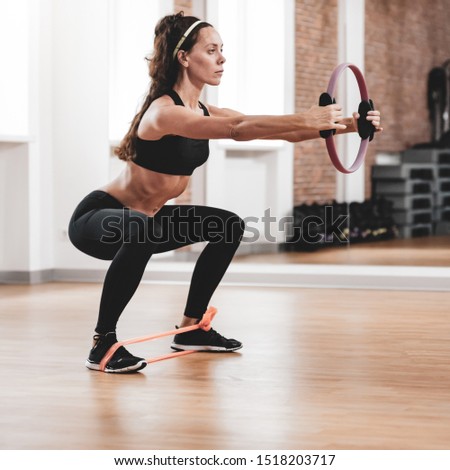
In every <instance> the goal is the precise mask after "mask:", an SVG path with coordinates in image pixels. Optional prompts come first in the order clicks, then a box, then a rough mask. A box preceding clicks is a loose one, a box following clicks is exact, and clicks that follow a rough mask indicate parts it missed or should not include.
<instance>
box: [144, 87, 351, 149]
mask: <svg viewBox="0 0 450 470" xmlns="http://www.w3.org/2000/svg"><path fill="white" fill-rule="evenodd" d="M218 109H219V108H215V107H210V110H211V111H210V114H211V116H210V117H205V116H202V115H200V114H198V113H196V112H193V111H192V110H189V109H187V108H185V107H183V106H176V105H174V104H173V101H172V100H171V99H170V98H169V97H165V96H163V97H161V98H159V99H158V100H155V101H154V102H153V103H152V105H151V106H150V108H149V109H148V111H147V112H146V114H145V115H144V117H143V119H142V121H141V126H140V128H139V135H140V137H142V138H146V139H151V140H156V139H159V138H161V137H162V136H164V135H169V134H173V135H180V136H183V137H188V138H191V139H227V138H228V139H233V140H238V141H239V140H241V141H244V140H253V139H263V138H268V137H270V136H274V135H281V134H284V133H290V132H298V131H299V130H303V131H315V132H318V131H320V130H326V129H336V130H345V129H346V126H345V125H343V124H341V123H340V121H342V119H343V116H342V111H341V107H340V106H339V105H337V104H332V105H329V106H313V107H311V108H310V109H309V110H308V111H306V112H303V113H298V114H290V115H284V116H247V115H243V114H241V113H237V112H233V111H231V110H222V112H220V111H219V112H218V111H217V110H218Z"/></svg>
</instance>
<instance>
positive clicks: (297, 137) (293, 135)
mask: <svg viewBox="0 0 450 470" xmlns="http://www.w3.org/2000/svg"><path fill="white" fill-rule="evenodd" d="M208 109H209V110H210V113H211V114H212V115H213V114H214V115H216V116H239V115H242V114H241V113H239V112H238V111H234V110H232V109H227V108H217V107H215V106H211V105H208ZM380 117H381V115H380V112H379V111H369V113H368V115H367V119H368V120H369V121H372V124H373V125H374V126H375V129H376V131H375V132H382V131H383V128H382V127H381V126H380V124H381V122H380V121H381V119H380ZM358 119H359V114H358V113H353V116H352V117H349V118H344V119H342V120H341V121H340V123H341V124H344V125H345V126H346V128H345V129H338V130H337V131H336V134H339V135H340V134H348V133H350V132H358ZM319 137H320V135H319V132H318V131H315V130H314V131H312V130H298V131H293V132H284V133H281V134H274V135H270V136H266V137H262V139H265V140H286V141H287V142H303V141H305V140H312V139H317V138H319Z"/></svg>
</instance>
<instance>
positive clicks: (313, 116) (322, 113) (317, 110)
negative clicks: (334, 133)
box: [305, 104, 347, 131]
mask: <svg viewBox="0 0 450 470" xmlns="http://www.w3.org/2000/svg"><path fill="white" fill-rule="evenodd" d="M305 114H306V117H307V123H308V127H309V128H310V129H311V130H315V131H326V130H328V129H336V130H344V129H347V126H345V125H344V124H340V121H342V120H343V119H344V116H343V114H342V106H340V105H338V104H330V105H328V106H312V107H311V108H310V109H309V110H308V111H307V112H306V113H305Z"/></svg>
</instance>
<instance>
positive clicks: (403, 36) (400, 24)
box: [294, 0, 450, 204]
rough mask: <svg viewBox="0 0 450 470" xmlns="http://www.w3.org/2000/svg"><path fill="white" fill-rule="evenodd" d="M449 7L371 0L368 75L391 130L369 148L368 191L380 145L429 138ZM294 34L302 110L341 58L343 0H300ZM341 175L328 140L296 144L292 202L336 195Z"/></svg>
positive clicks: (441, 0)
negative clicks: (432, 80) (430, 104)
mask: <svg viewBox="0 0 450 470" xmlns="http://www.w3.org/2000/svg"><path fill="white" fill-rule="evenodd" d="M325 7H326V8H325ZM449 12H450V0H433V1H431V0H414V1H413V2H411V1H408V0H366V21H365V77H366V80H367V83H368V86H369V91H370V94H371V97H372V98H373V99H374V101H375V104H376V107H377V108H378V109H380V110H381V111H382V113H383V126H384V129H385V131H384V132H383V134H381V135H377V136H376V137H375V140H374V141H373V142H372V143H371V145H370V147H369V153H368V155H367V158H366V169H365V177H366V197H369V196H370V192H371V186H370V168H371V166H372V165H373V163H374V160H375V154H376V153H377V152H400V151H402V150H405V149H406V148H409V147H411V146H412V145H414V144H416V143H419V142H427V141H429V139H430V131H431V130H430V123H429V120H428V109H427V78H428V73H429V71H430V69H431V68H432V67H435V66H438V65H441V64H442V63H443V62H444V61H445V60H447V59H450V14H449ZM295 40H296V50H297V60H296V110H297V111H298V112H300V111H304V110H306V109H308V107H309V106H311V104H314V103H315V102H316V100H317V98H318V96H319V95H320V93H321V92H322V91H324V90H325V89H326V85H327V83H328V78H329V76H330V73H331V71H332V70H333V68H334V67H335V65H336V64H337V0H323V1H312V0H297V1H296V39H295ZM335 180H336V174H335V170H334V169H333V168H332V166H331V164H330V163H329V159H328V156H327V154H326V151H325V150H324V143H323V141H319V140H318V141H311V142H303V143H299V144H297V145H296V148H295V168H294V204H300V203H302V202H311V201H321V202H324V201H328V200H330V199H333V198H334V195H335Z"/></svg>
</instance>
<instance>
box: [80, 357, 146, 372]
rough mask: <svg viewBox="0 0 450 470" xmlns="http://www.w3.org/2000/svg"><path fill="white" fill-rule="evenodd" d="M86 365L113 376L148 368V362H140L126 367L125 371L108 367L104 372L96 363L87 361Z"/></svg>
mask: <svg viewBox="0 0 450 470" xmlns="http://www.w3.org/2000/svg"><path fill="white" fill-rule="evenodd" d="M85 365H86V367H87V368H88V369H91V370H97V371H100V372H107V373H109V374H111V373H112V374H126V373H128V372H137V371H139V370H142V369H143V368H144V367H146V366H147V362H146V361H139V362H138V363H137V364H135V365H134V366H128V367H124V368H123V369H108V367H106V369H105V370H103V371H102V370H101V369H100V364H96V363H95V362H89V360H87V361H86V362H85Z"/></svg>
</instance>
